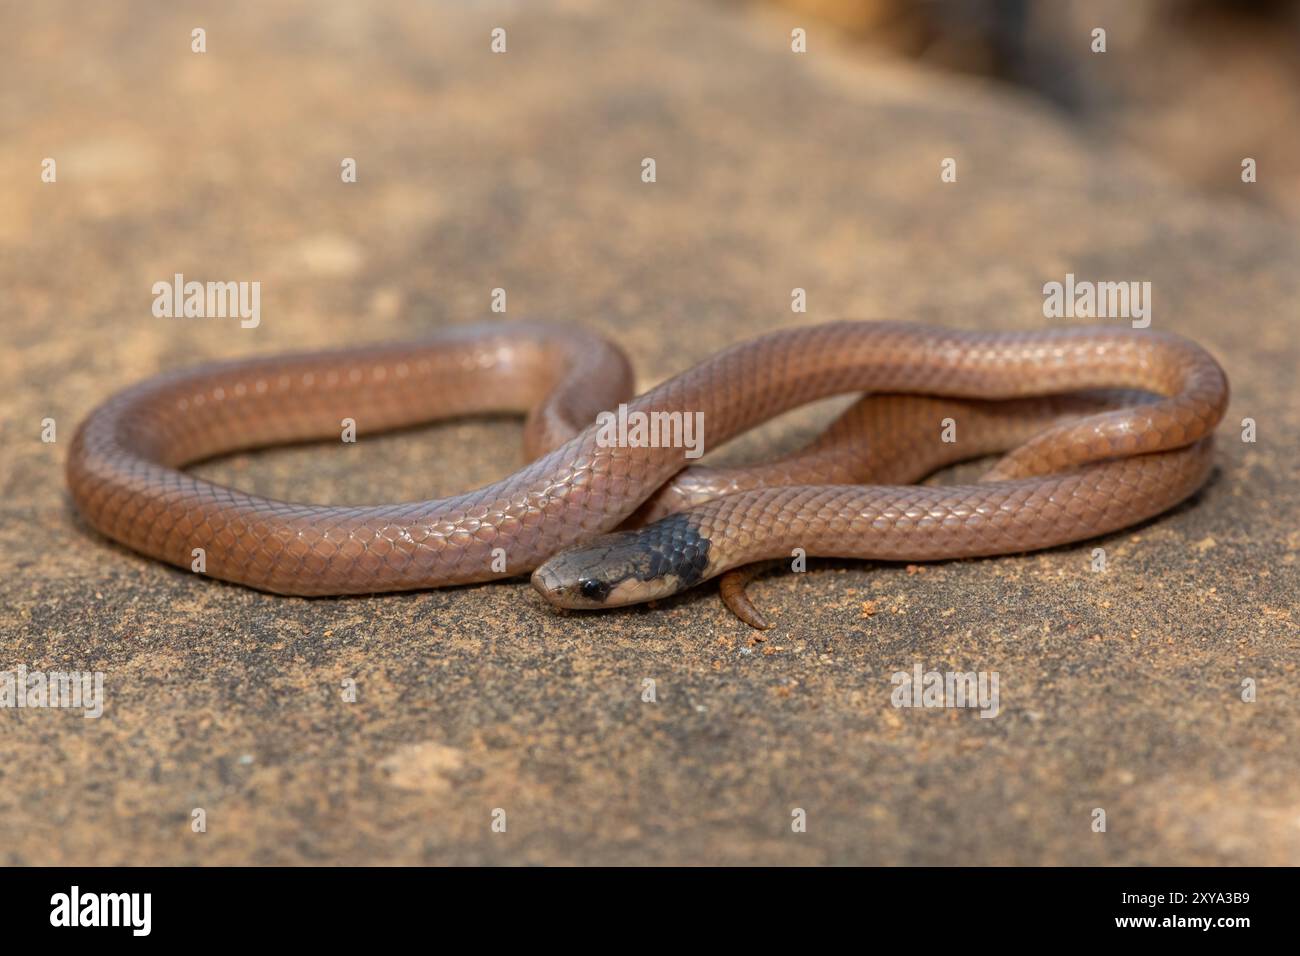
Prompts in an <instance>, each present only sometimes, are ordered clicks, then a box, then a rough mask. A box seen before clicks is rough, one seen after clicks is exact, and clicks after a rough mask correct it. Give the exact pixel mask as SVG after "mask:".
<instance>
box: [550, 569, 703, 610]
mask: <svg viewBox="0 0 1300 956" xmlns="http://www.w3.org/2000/svg"><path fill="white" fill-rule="evenodd" d="M532 585H533V587H534V588H535V589H536V590H537V591H538V592H539V593H540V594H541V595H542V597H544V598H546V600H547V601H549V602H550V603H551V604H552V605H554V606H555V607H562V608H568V609H571V610H596V609H599V608H608V607H625V606H627V605H629V604H641V603H643V602H645V601H653V600H654V599H655V598H659V597H667V596H668V595H670V594H675V593H677V592H678V591H679V590H681V585H680V583H679V582H678V580H677V578H675V577H673V576H664V577H660V578H656V579H655V580H653V581H639V580H637V579H636V578H624V579H622V580H619V581H608V580H604V579H602V578H600V577H591V576H588V577H582V578H572V579H568V580H565V579H562V578H561V577H560V576H559V575H557V574H556V573H555V571H554V569H552V568H549V567H547V565H542V567H540V568H538V569H537V570H536V571H534V572H533V576H532Z"/></svg>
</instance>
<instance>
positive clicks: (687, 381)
mask: <svg viewBox="0 0 1300 956" xmlns="http://www.w3.org/2000/svg"><path fill="white" fill-rule="evenodd" d="M632 388H633V376H632V371H631V366H630V364H629V363H628V361H627V359H626V357H625V356H624V355H623V353H622V352H621V351H620V350H619V349H617V348H616V347H615V346H613V345H612V344H610V343H608V342H606V341H605V340H603V339H600V338H598V337H595V336H592V335H590V334H588V333H585V332H582V331H580V330H578V329H576V328H573V327H566V326H556V325H546V324H522V323H512V324H509V325H502V324H494V325H486V326H469V327H460V328H456V329H451V330H447V331H443V332H440V333H438V334H435V335H432V336H429V337H427V338H425V339H423V340H421V341H417V342H412V343H404V344H397V345H387V346H375V347H369V348H359V349H348V350H343V351H336V352H317V353H304V354H298V355H287V356H278V357H272V358H265V359H254V360H239V361H233V362H226V363H221V364H216V365H209V366H205V367H201V368H198V369H192V370H186V371H182V372H178V373H173V374H170V375H165V376H162V377H159V378H155V379H151V380H149V381H147V382H144V383H142V384H139V385H137V386H134V387H132V388H129V389H127V390H125V391H123V392H121V393H119V394H117V395H115V396H113V397H112V398H110V399H109V400H108V401H107V402H105V403H104V404H103V405H101V406H100V407H98V408H97V409H95V410H94V411H93V412H92V413H91V414H90V415H89V416H88V418H87V419H86V420H85V421H84V422H83V423H82V425H81V426H80V428H79V429H78V431H77V434H76V436H75V438H74V440H73V443H72V447H71V450H70V453H69V456H68V462H67V478H68V484H69V488H70V490H71V493H72V498H73V501H74V502H75V504H76V506H77V508H78V509H79V510H80V512H81V513H82V515H83V516H84V517H85V519H86V521H87V522H88V523H89V524H90V525H91V526H93V527H94V528H96V529H97V530H99V531H100V532H102V533H103V534H105V535H107V536H108V537H110V538H113V539H115V540H117V541H118V542H120V543H122V544H124V545H126V546H127V547H129V548H132V549H134V550H136V551H139V552H142V553H144V554H147V555H149V556H151V557H154V558H158V559H161V560H163V561H167V562H170V563H172V564H175V565H178V566H181V567H185V568H190V567H192V566H193V561H194V555H195V553H196V549H202V554H203V555H204V565H205V573H206V574H208V575H210V576H213V577H217V578H221V579H223V580H226V581H233V582H237V583H240V584H244V585H248V586H251V587H255V588H259V589H262V590H265V591H271V592H275V593H279V594H295V595H336V594H358V593H373V592H383V591H397V590H407V589H413V588H430V587H438V586H441V585H451V584H461V583H468V582H474V581H485V580H492V579H496V578H500V577H502V576H506V575H515V574H521V573H524V572H527V571H533V570H534V569H536V570H535V571H534V573H533V577H532V580H533V584H534V586H536V587H537V588H538V589H539V590H540V591H541V592H542V593H543V595H544V596H545V597H546V598H547V599H548V600H550V601H551V602H552V603H554V604H556V605H559V606H563V607H606V606H611V605H616V604H626V603H632V602H634V601H643V600H650V599H653V598H656V597H662V596H665V595H667V594H670V593H674V592H675V591H677V590H681V589H682V588H685V587H690V586H692V585H694V584H696V583H698V582H700V581H703V580H705V579H707V578H709V577H712V576H714V575H717V574H720V573H723V572H726V571H728V570H729V569H733V568H737V567H740V566H742V565H745V564H747V563H750V562H753V561H760V560H763V559H768V558H775V557H783V556H786V555H788V554H789V553H790V552H791V551H792V549H795V548H801V549H803V551H804V552H805V553H806V554H808V555H824V556H836V557H865V558H881V559H905V560H929V559H940V558H953V557H966V556H975V555H993V554H1005V553H1010V552H1017V551H1025V550H1031V549H1034V548H1043V547H1049V546H1053V545H1059V544H1064V543H1067V542H1071V541H1078V540H1081V539H1084V538H1089V537H1093V536H1096V535H1099V534H1103V533H1106V532H1109V531H1113V530H1116V529H1118V528H1122V527H1125V526H1127V525H1131V524H1133V523H1136V522H1138V521H1141V520H1143V519H1145V518H1148V517H1151V516H1152V515H1155V514H1158V513H1159V512H1161V511H1164V510H1166V509H1168V508H1170V507H1172V506H1173V505H1175V504H1177V503H1178V502H1180V501H1182V500H1183V499H1185V498H1187V497H1188V496H1189V495H1191V494H1192V493H1193V492H1195V491H1196V489H1197V488H1199V487H1200V486H1201V484H1202V483H1203V482H1204V480H1205V478H1206V476H1207V475H1208V472H1209V469H1210V467H1211V464H1212V452H1211V447H1210V445H1211V438H1210V436H1211V433H1212V431H1213V428H1214V426H1215V424H1216V423H1217V422H1218V421H1219V419H1220V418H1221V417H1222V414H1223V412H1224V409H1225V407H1226V404H1227V399H1228V387H1227V381H1226V378H1225V377H1224V374H1223V372H1222V370H1221V369H1220V367H1219V366H1218V364H1217V363H1216V362H1215V361H1214V359H1213V358H1212V357H1211V356H1210V355H1209V354H1208V353H1206V352H1205V351H1204V350H1203V349H1201V348H1200V347H1199V346H1197V345H1195V344H1194V343H1192V342H1189V341H1188V340H1186V339H1183V338H1180V337H1178V336H1176V335H1172V334H1169V333H1157V332H1152V331H1149V330H1144V331H1135V330H1124V329H1121V330H1108V329H1096V328H1067V329H1056V330H1050V331H1037V332H1007V333H1002V332H997V333H990V332H965V331H954V330H946V329H937V328H926V327H921V326H915V325H907V324H901V323H887V322H843V323H833V324H828V325H821V326H812V327H805V328H798V329H792V330H787V331H781V332H776V333H772V334H769V335H766V336H763V337H761V338H758V339H755V340H752V341H749V342H745V343H741V344H739V345H736V346H733V347H731V348H729V349H727V350H725V351H723V352H721V353H719V354H717V355H715V356H714V357H712V358H710V359H708V360H706V361H704V362H703V363H701V364H699V365H697V366H695V367H694V368H692V369H690V370H688V371H686V372H683V373H681V374H680V375H677V376H675V377H674V378H671V379H669V380H667V381H665V382H664V383H662V384H661V385H658V386H656V387H655V388H652V389H650V390H649V391H647V392H645V393H644V394H642V395H640V396H639V397H635V398H633V397H632V396H631V393H632ZM1099 389H1104V390H1116V389H1137V390H1141V391H1142V392H1143V393H1145V395H1144V396H1143V397H1132V398H1125V397H1124V395H1123V394H1122V393H1117V392H1114V391H1110V392H1106V393H1095V392H1093V390H1099ZM850 392H866V393H870V394H869V395H868V396H867V397H865V398H863V399H862V400H861V401H860V402H859V403H858V404H857V405H855V406H854V407H853V408H851V409H850V410H849V411H848V412H846V413H845V415H844V416H843V417H842V418H841V420H840V421H838V422H837V423H836V424H835V425H834V426H832V428H831V429H829V430H828V431H827V433H826V434H825V435H824V436H822V438H821V439H819V440H818V442H815V443H814V444H813V446H811V447H810V448H808V449H805V450H804V451H802V452H800V453H798V454H796V455H794V456H790V457H789V458H787V459H785V460H783V461H782V462H777V463H773V464H771V465H767V466H759V467H757V468H754V469H740V470H736V469H708V468H704V467H702V466H698V465H693V464H692V461H691V460H690V459H688V458H687V457H686V455H685V449H683V448H674V447H649V446H640V447H638V446H629V445H627V444H622V445H620V444H618V443H612V444H611V443H610V442H609V441H608V440H607V438H608V434H607V432H605V431H603V430H602V429H601V428H600V427H599V426H598V425H596V424H593V422H594V421H595V419H596V416H597V414H598V413H600V412H602V411H608V410H610V409H613V408H615V407H616V406H618V405H619V404H620V403H626V404H627V411H628V412H629V413H638V412H644V413H653V412H670V413H671V412H680V413H687V414H694V413H701V415H702V421H703V422H704V423H705V427H706V433H705V437H706V441H707V447H708V448H709V449H712V448H715V447H717V446H718V445H720V444H722V443H724V442H726V441H727V440H728V439H730V438H732V437H733V436H735V435H737V434H739V433H740V432H742V431H744V430H746V429H749V428H751V427H753V426H754V425H756V424H758V423H760V422H763V421H766V420H768V419H770V418H772V417H774V416H776V415H779V414H781V413H782V412H784V411H787V410H789V409H792V408H794V407H796V406H799V405H802V404H805V403H807V402H810V401H814V400H817V399H820V398H824V397H827V396H831V395H837V394H843V393H850ZM1089 393H1091V394H1089ZM1044 396H1047V397H1044ZM945 410H947V411H948V412H949V414H946V415H942V418H946V419H949V420H952V421H954V422H955V437H956V440H955V441H953V442H945V441H941V439H940V421H941V420H942V419H936V418H935V417H934V416H935V415H936V414H939V413H942V412H944V411H945ZM499 411H526V412H527V414H528V419H527V424H526V427H525V448H526V451H527V452H528V454H529V455H530V457H532V458H534V460H532V462H531V463H530V464H528V465H527V466H525V467H524V468H522V469H521V470H519V471H518V472H516V473H514V474H512V475H510V476H508V477H506V478H504V479H502V480H500V481H498V482H496V483H494V484H491V485H488V486H486V487H484V488H481V489H479V490H477V491H473V492H469V493H466V494H462V495H456V496H453V497H450V498H443V499H437V500H429V501H420V502H410V503H404V504H386V505H377V506H373V507H333V506H328V505H311V504H294V503H289V502H282V501H276V500H271V499H267V498H262V497H258V496H254V495H249V494H245V493H243V492H240V491H237V490H234V489H230V488H226V487H222V486H219V485H216V484H214V483H211V482H208V481H204V480H203V479H200V478H198V477H195V476H193V475H191V474H188V473H186V472H185V471H184V470H182V469H183V468H184V466H185V465H187V464H190V463H193V462H195V461H199V460H201V459H204V458H208V457H212V456H214V455H219V454H224V453H227V452H231V451H235V450H238V449H246V448H254V447H261V446H267V445H274V444H280V443H285V442H293V441H303V440H311V439H325V438H331V437H332V438H336V439H337V437H338V436H339V433H340V425H341V422H342V420H343V419H352V420H354V421H355V422H356V426H357V429H358V430H359V431H360V432H361V433H362V434H363V435H364V434H368V433H374V432H378V431H382V430H387V429H392V428H398V427H403V426H407V425H412V424H416V423H420V422H425V421H430V420H433V419H437V418H445V417H449V416H458V415H465V414H472V413H480V412H499ZM1004 450H1005V451H1007V454H1006V455H1005V456H1004V457H1002V458H1001V459H999V461H998V463H997V465H996V466H995V467H994V468H993V470H992V471H991V472H990V473H989V474H988V475H987V476H985V480H983V481H981V482H979V483H976V484H972V485H963V486H950V487H928V486H921V485H914V484H907V483H906V482H911V481H915V480H917V479H918V478H919V477H922V476H923V475H924V474H925V473H926V472H928V471H931V470H934V468H936V467H940V466H942V465H943V464H946V463H949V462H950V461H955V460H960V459H961V458H969V457H974V456H976V455H980V454H986V453H988V452H990V451H1004ZM861 481H871V482H873V483H872V484H866V485H863V484H853V483H851V482H861ZM683 509H684V510H683ZM629 519H631V521H630V522H629ZM636 524H640V525H641V526H640V527H636V528H634V529H633V530H622V531H618V530H616V529H619V528H620V527H621V526H624V527H627V526H631V525H636ZM730 590H733V591H734V589H730ZM733 606H735V605H734V604H733Z"/></svg>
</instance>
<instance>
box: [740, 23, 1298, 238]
mask: <svg viewBox="0 0 1300 956" xmlns="http://www.w3.org/2000/svg"><path fill="white" fill-rule="evenodd" d="M762 2H764V3H776V4H777V5H779V6H781V7H784V8H786V9H788V10H791V11H795V12H797V13H799V14H803V15H806V17H807V19H808V20H809V21H810V22H815V23H819V24H828V25H832V26H834V27H835V28H836V29H837V30H838V31H839V32H840V33H841V34H842V35H843V36H845V37H848V38H851V39H852V40H853V41H856V42H858V43H859V44H860V49H859V55H862V56H867V57H873V56H880V55H882V54H884V55H893V56H898V57H903V58H906V59H909V60H913V61H915V62H917V63H919V64H921V65H923V66H926V67H930V68H932V69H936V70H944V71H951V72H954V73H958V74H964V75H968V76H972V77H986V78H990V79H995V80H999V81H1002V82H1005V83H1008V84H1012V85H1015V86H1018V87H1020V88H1022V89H1023V90H1025V91H1027V92H1030V93H1033V94H1035V95H1038V96H1041V97H1043V98H1044V99H1046V100H1048V101H1049V102H1051V103H1053V104H1054V105H1056V106H1058V107H1059V108H1060V109H1061V112H1062V113H1063V115H1065V116H1066V117H1068V118H1069V119H1070V120H1071V121H1072V122H1076V123H1078V124H1080V125H1081V126H1083V127H1085V128H1087V129H1088V130H1089V131H1090V132H1095V133H1098V134H1101V135H1104V136H1106V137H1108V138H1109V139H1111V140H1113V141H1114V142H1115V143H1116V144H1121V145H1125V146H1129V147H1132V148H1134V149H1135V150H1137V151H1140V152H1141V153H1143V154H1144V155H1145V156H1146V157H1148V158H1149V159H1150V160H1152V161H1154V162H1157V163H1160V164H1161V165H1162V166H1164V167H1165V168H1167V169H1170V170H1172V171H1174V172H1175V173H1177V174H1178V175H1180V176H1183V177H1185V178H1186V179H1187V181H1188V182H1189V183H1193V184H1195V185H1196V186H1198V187H1200V188H1203V189H1206V190H1209V191H1211V192H1219V193H1223V192H1226V191H1229V190H1231V189H1232V182H1231V176H1230V175H1229V174H1230V173H1231V171H1232V170H1233V169H1234V168H1236V167H1237V166H1238V164H1239V162H1240V160H1241V155H1240V154H1241V144H1243V143H1249V144H1252V148H1253V151H1252V152H1251V154H1250V155H1252V156H1254V157H1255V159H1256V160H1258V161H1259V163H1260V165H1261V167H1263V168H1266V169H1267V173H1266V174H1265V175H1263V176H1261V178H1260V180H1259V182H1260V188H1259V189H1258V190H1257V191H1255V192H1254V193H1253V194H1251V198H1252V199H1253V200H1255V201H1257V202H1260V203H1263V204H1267V205H1269V206H1272V207H1275V208H1277V209H1279V210H1281V211H1284V212H1285V213H1286V214H1287V215H1289V216H1292V217H1295V216H1300V122H1297V120H1300V3H1296V2H1295V0H1049V2H1035V0H987V2H979V0H762ZM1097 27H1102V28H1104V29H1105V30H1106V40H1107V53H1108V54H1110V55H1108V56H1099V55H1097V54H1094V53H1093V52H1092V49H1091V45H1092V37H1091V31H1092V30H1093V29H1094V28H1097Z"/></svg>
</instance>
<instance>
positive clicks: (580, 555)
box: [532, 514, 709, 609]
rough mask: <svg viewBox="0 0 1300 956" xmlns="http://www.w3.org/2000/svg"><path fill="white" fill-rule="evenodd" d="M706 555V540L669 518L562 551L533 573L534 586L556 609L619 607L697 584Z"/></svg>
mask: <svg viewBox="0 0 1300 956" xmlns="http://www.w3.org/2000/svg"><path fill="white" fill-rule="evenodd" d="M708 555H709V541H708V539H707V538H705V537H702V536H701V535H700V533H699V532H698V530H697V529H696V528H695V526H694V524H693V523H692V522H691V521H690V519H689V517H688V516H687V515H685V514H677V515H670V516H669V517H667V518H664V519H663V520H661V521H656V522H654V523H653V524H649V525H646V526H645V527H644V528H640V529H638V530H636V531H619V532H615V533H614V534H606V535H601V536H600V537H598V538H594V539H592V540H591V541H589V542H587V543H586V544H583V545H580V546H578V547H576V548H571V549H569V550H568V551H561V552H560V553H559V554H556V555H554V556H553V557H551V558H550V559H548V560H547V561H546V563H544V564H543V565H542V566H541V567H539V568H538V569H537V570H536V571H534V572H533V577H532V582H533V587H535V588H536V589H537V590H538V591H540V592H541V594H542V596H543V597H545V598H546V600H548V601H550V602H551V603H552V604H554V605H555V606H556V607H566V608H588V609H590V608H602V607H622V606H624V605H627V604H639V603H641V602H642V601H653V600H655V599H656V598H662V597H668V596H669V595H670V594H676V593H677V592H678V591H682V590H685V589H686V588H689V587H691V586H693V585H695V584H698V583H699V582H700V581H702V580H704V578H705V576H706V571H707V570H708V565H709V558H708Z"/></svg>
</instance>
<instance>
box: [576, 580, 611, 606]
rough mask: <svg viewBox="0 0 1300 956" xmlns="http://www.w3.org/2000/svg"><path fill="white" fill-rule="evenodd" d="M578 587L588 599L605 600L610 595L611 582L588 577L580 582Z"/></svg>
mask: <svg viewBox="0 0 1300 956" xmlns="http://www.w3.org/2000/svg"><path fill="white" fill-rule="evenodd" d="M578 588H579V589H580V590H581V591H582V596H583V597H585V598H586V599H587V600H588V601H603V600H605V598H607V597H608V596H609V584H608V583H607V582H605V581H597V580H594V579H593V578H586V579H584V580H582V581H579V582H578Z"/></svg>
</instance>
